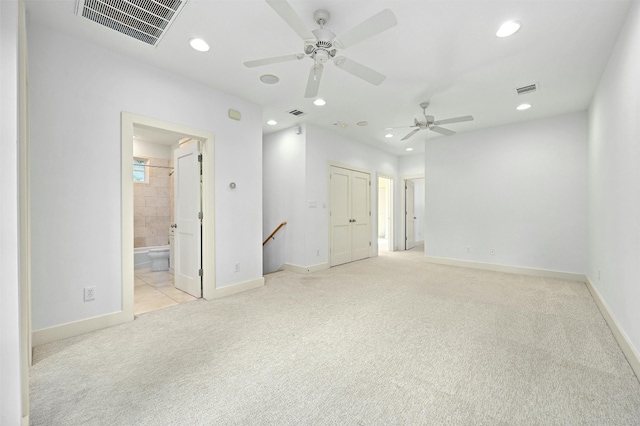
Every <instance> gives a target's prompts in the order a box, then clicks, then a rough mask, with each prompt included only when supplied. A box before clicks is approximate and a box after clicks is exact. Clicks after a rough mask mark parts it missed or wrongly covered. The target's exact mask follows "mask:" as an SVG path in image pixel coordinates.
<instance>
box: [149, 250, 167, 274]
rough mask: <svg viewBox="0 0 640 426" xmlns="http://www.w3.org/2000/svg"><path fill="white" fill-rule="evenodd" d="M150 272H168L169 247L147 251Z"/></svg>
mask: <svg viewBox="0 0 640 426" xmlns="http://www.w3.org/2000/svg"><path fill="white" fill-rule="evenodd" d="M149 259H151V270H152V271H167V270H169V247H167V248H160V249H151V250H149Z"/></svg>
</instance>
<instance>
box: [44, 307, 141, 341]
mask: <svg viewBox="0 0 640 426" xmlns="http://www.w3.org/2000/svg"><path fill="white" fill-rule="evenodd" d="M133 318H134V316H133V315H132V314H127V313H126V312H124V311H120V312H114V313H112V314H107V315H101V316H99V317H93V318H88V319H85V320H80V321H74V322H69V323H66V324H61V325H56V326H54V327H49V328H43V329H41V330H35V331H33V332H32V333H31V340H32V342H33V346H34V347H36V346H40V345H44V344H47V343H51V342H57V341H58V340H62V339H67V338H69V337H75V336H80V335H81V334H87V333H90V332H92V331H96V330H101V329H103V328H107V327H112V326H114V325H118V324H122V323H125V322H128V321H133Z"/></svg>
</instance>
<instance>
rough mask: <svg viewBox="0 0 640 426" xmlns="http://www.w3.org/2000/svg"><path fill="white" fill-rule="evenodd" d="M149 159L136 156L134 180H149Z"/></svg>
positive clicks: (140, 181)
mask: <svg viewBox="0 0 640 426" xmlns="http://www.w3.org/2000/svg"><path fill="white" fill-rule="evenodd" d="M148 161H149V160H147V159H146V158H134V159H133V181H134V182H138V183H147V182H149V176H148V173H147V167H146V165H147V162H148Z"/></svg>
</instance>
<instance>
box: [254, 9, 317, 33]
mask: <svg viewBox="0 0 640 426" xmlns="http://www.w3.org/2000/svg"><path fill="white" fill-rule="evenodd" d="M266 2H267V4H268V5H269V6H271V8H272V9H273V10H275V11H276V13H277V14H278V15H280V17H281V18H282V19H284V21H285V22H286V23H287V24H288V25H289V26H290V27H291V29H292V30H293V31H295V32H296V33H297V34H298V35H299V36H300V38H302V39H303V40H315V39H316V38H315V36H314V35H313V33H312V32H311V31H310V30H309V28H307V26H306V25H305V24H304V21H302V19H301V18H300V16H299V15H298V14H297V13H296V11H295V10H293V8H292V7H291V5H290V4H289V3H287V2H286V1H284V0H266Z"/></svg>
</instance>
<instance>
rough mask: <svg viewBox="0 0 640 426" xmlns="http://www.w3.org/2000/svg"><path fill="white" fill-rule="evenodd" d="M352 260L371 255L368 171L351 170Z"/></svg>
mask: <svg viewBox="0 0 640 426" xmlns="http://www.w3.org/2000/svg"><path fill="white" fill-rule="evenodd" d="M351 173H352V174H351V218H352V220H353V222H351V260H352V261H353V260H360V259H365V258H367V257H370V256H371V232H370V226H369V225H370V223H371V203H370V202H369V194H371V189H370V188H371V186H370V182H371V180H370V177H369V174H368V173H362V172H357V171H352V172H351Z"/></svg>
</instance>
